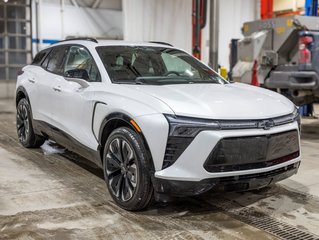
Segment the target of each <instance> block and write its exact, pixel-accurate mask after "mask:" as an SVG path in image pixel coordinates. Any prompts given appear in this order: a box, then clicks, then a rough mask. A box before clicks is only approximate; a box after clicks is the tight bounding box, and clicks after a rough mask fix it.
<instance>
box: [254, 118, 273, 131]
mask: <svg viewBox="0 0 319 240" xmlns="http://www.w3.org/2000/svg"><path fill="white" fill-rule="evenodd" d="M274 126H275V123H274V121H272V120H263V121H260V122H259V123H258V128H263V129H265V130H269V129H270V128H272V127H274Z"/></svg>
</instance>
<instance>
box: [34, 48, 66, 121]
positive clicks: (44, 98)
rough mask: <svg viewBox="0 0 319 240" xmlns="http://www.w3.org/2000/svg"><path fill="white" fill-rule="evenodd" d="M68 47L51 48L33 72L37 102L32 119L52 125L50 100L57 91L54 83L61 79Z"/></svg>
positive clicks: (52, 114)
mask: <svg viewBox="0 0 319 240" xmlns="http://www.w3.org/2000/svg"><path fill="white" fill-rule="evenodd" d="M68 49H69V46H57V47H53V49H52V50H51V52H50V54H49V55H48V56H47V57H46V59H45V60H44V61H43V62H42V64H41V67H42V68H40V67H39V68H37V69H36V70H35V72H36V73H35V76H36V77H35V79H34V81H35V84H36V86H37V101H36V102H35V103H34V106H33V109H35V110H36V112H34V111H33V112H34V113H33V118H34V119H36V120H40V121H43V122H46V123H48V124H51V125H54V123H55V122H54V121H53V119H54V118H53V116H54V113H53V112H52V111H51V109H52V106H53V104H52V98H53V97H54V93H55V92H56V91H57V90H56V89H55V88H54V87H55V86H56V82H58V81H59V80H60V79H63V76H62V75H63V66H64V65H63V64H64V60H65V57H66V54H67V51H68Z"/></svg>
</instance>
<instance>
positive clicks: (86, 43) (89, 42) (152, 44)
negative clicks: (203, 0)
mask: <svg viewBox="0 0 319 240" xmlns="http://www.w3.org/2000/svg"><path fill="white" fill-rule="evenodd" d="M69 44H80V45H84V46H92V47H102V46H145V47H165V48H174V47H173V46H172V45H170V44H168V43H164V42H133V41H124V40H95V39H79V40H78V39H74V40H73V39H70V40H64V41H60V42H57V43H54V44H52V45H50V46H49V47H54V46H60V45H69Z"/></svg>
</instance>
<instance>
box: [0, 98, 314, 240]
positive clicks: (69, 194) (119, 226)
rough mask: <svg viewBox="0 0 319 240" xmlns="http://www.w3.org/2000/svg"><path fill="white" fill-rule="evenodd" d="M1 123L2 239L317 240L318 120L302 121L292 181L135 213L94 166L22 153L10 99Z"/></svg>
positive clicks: (1, 106) (0, 111)
mask: <svg viewBox="0 0 319 240" xmlns="http://www.w3.org/2000/svg"><path fill="white" fill-rule="evenodd" d="M316 110H317V112H318V113H319V105H317V106H316ZM0 123H1V124H0V239H28V240H30V239H167V240H168V239H259V240H263V239H280V238H281V239H292V237H291V235H289V234H292V233H294V232H295V233H296V235H298V234H300V235H298V237H296V238H295V239H306V238H307V239H318V236H319V177H318V171H319V120H318V119H303V128H302V129H303V133H302V142H301V145H302V154H303V161H302V165H301V167H300V171H299V173H298V174H297V175H295V176H293V177H291V178H290V179H287V180H285V181H283V182H281V183H279V184H276V185H274V186H272V187H269V188H267V189H264V190H260V191H252V192H246V193H228V194H213V193H211V194H206V195H204V196H199V197H194V198H184V199H180V200H179V201H176V202H173V203H169V204H166V205H164V204H156V205H155V206H153V207H151V208H150V209H147V210H145V211H143V212H137V213H131V212H127V211H124V210H122V209H120V208H119V207H117V206H116V205H115V203H114V202H113V201H112V199H111V197H110V196H109V194H108V193H107V191H106V188H105V184H104V180H103V177H102V171H101V170H100V169H98V168H97V167H96V166H95V165H93V164H90V163H89V162H87V161H85V160H83V159H81V158H80V157H78V156H76V155H74V154H70V153H68V152H65V153H62V152H63V150H62V151H61V149H58V151H57V152H58V153H54V152H52V150H57V149H56V148H50V147H49V146H47V145H46V147H45V148H44V149H36V150H29V149H24V148H22V147H21V146H20V145H19V143H18V140H17V137H16V131H15V110H14V106H13V101H4V100H1V101H0Z"/></svg>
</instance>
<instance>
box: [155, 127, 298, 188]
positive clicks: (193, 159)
mask: <svg viewBox="0 0 319 240" xmlns="http://www.w3.org/2000/svg"><path fill="white" fill-rule="evenodd" d="M289 131H298V142H297V143H296V144H299V129H298V124H297V122H293V123H289V124H285V125H281V126H277V127H273V128H271V129H269V130H263V129H242V130H221V131H202V132H200V133H199V134H198V135H197V136H196V137H195V139H194V140H193V141H192V142H191V143H190V145H189V146H188V147H187V148H186V149H185V151H184V152H183V153H182V154H181V155H180V157H179V158H178V159H177V160H176V162H175V163H174V164H173V165H171V166H170V167H168V168H165V169H163V170H159V171H156V172H155V178H160V179H166V180H173V181H175V180H176V181H193V182H199V181H201V180H204V179H211V178H222V177H232V176H241V175H248V174H256V173H263V172H269V171H273V170H276V169H278V168H282V167H286V166H288V165H290V164H294V163H296V162H299V161H300V159H301V157H300V156H298V157H295V158H292V159H290V160H288V161H284V162H278V164H274V165H271V166H266V167H260V168H257V167H256V168H252V169H242V168H240V169H239V170H237V169H233V171H223V172H209V171H208V170H206V169H205V167H204V165H205V162H206V160H207V158H208V157H209V155H210V153H211V152H212V150H213V149H214V148H215V147H216V145H217V144H218V143H219V142H220V141H221V140H222V139H226V138H236V137H250V136H262V135H276V134H278V133H284V132H289ZM250 145H251V147H252V148H257V147H258V146H256V145H254V143H251V144H250ZM299 149H300V144H299Z"/></svg>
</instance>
